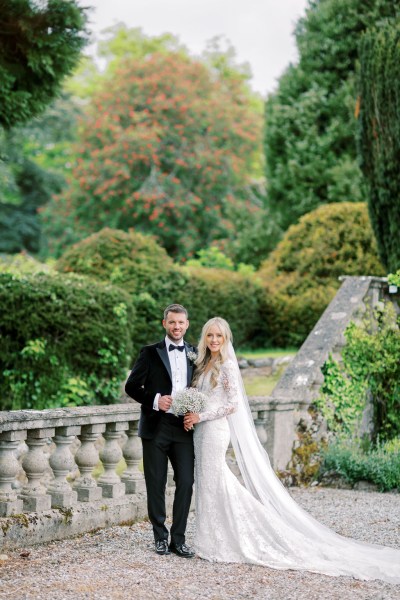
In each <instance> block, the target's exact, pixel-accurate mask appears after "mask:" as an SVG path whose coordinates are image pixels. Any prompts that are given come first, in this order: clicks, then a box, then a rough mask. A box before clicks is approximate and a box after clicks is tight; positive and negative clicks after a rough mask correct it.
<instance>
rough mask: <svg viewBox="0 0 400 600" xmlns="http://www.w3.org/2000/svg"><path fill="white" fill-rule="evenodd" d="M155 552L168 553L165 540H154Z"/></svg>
mask: <svg viewBox="0 0 400 600" xmlns="http://www.w3.org/2000/svg"><path fill="white" fill-rule="evenodd" d="M156 552H157V554H170V552H169V548H168V542H167V540H157V541H156Z"/></svg>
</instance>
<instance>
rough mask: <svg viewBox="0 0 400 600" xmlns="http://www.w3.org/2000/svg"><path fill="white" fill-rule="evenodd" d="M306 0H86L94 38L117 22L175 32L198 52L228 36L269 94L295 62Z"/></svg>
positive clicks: (151, 32)
mask: <svg viewBox="0 0 400 600" xmlns="http://www.w3.org/2000/svg"><path fill="white" fill-rule="evenodd" d="M307 4H308V0H87V1H86V2H85V3H84V5H85V6H90V7H93V8H92V10H91V11H90V19H89V21H90V25H89V28H90V30H91V32H92V34H93V36H94V38H96V37H98V36H99V34H100V32H101V31H102V30H103V29H106V28H107V27H110V26H111V25H114V24H116V23H118V22H123V23H125V24H126V25H127V26H128V27H140V28H141V29H142V30H143V32H144V33H145V34H146V35H150V36H155V35H160V34H161V33H166V32H168V33H173V34H174V35H176V36H177V37H178V38H179V40H180V42H181V43H182V44H184V45H185V46H187V47H188V48H189V50H190V51H191V53H193V54H194V55H198V54H200V53H201V52H202V51H203V50H204V49H205V47H206V42H207V41H208V40H210V39H211V38H213V37H215V36H224V38H227V39H228V40H229V41H230V43H231V44H232V45H233V47H234V48H235V50H236V54H237V62H239V63H244V62H247V63H249V65H250V68H251V71H252V73H253V77H252V79H251V82H250V84H251V86H252V88H253V89H254V90H255V91H257V92H259V93H260V94H262V95H263V96H266V95H267V94H268V93H269V92H271V91H273V90H274V89H275V88H276V85H277V79H278V78H279V76H280V75H281V74H282V73H283V71H284V70H285V68H286V67H287V65H288V64H289V63H290V62H296V60H297V52H296V45H295V40H294V36H293V30H294V26H295V24H296V21H297V20H298V18H299V17H301V16H303V15H304V12H305V8H306V5H307Z"/></svg>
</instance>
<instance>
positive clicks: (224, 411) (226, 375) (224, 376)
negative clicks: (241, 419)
mask: <svg viewBox="0 0 400 600" xmlns="http://www.w3.org/2000/svg"><path fill="white" fill-rule="evenodd" d="M218 379H219V380H218V385H217V387H216V388H215V390H216V391H217V393H219V398H220V400H221V403H222V404H221V406H219V407H218V408H215V409H211V410H208V411H204V412H202V413H200V414H199V417H200V422H201V421H213V420H214V419H220V418H221V417H226V416H228V415H231V414H232V413H234V412H235V411H236V410H237V407H238V395H239V382H238V378H237V374H236V370H235V368H234V365H233V363H232V361H231V360H229V361H227V362H226V363H224V364H223V365H222V367H221V371H220V374H219V378H218ZM221 388H222V389H221Z"/></svg>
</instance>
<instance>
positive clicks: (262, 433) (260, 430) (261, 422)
mask: <svg viewBox="0 0 400 600" xmlns="http://www.w3.org/2000/svg"><path fill="white" fill-rule="evenodd" d="M266 423H267V411H266V410H259V411H258V412H257V417H256V418H255V419H254V425H255V427H256V431H257V435H258V439H259V440H260V442H261V444H262V446H263V447H264V448H265V444H266V443H267V437H268V436H267V429H266Z"/></svg>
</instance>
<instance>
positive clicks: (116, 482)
mask: <svg viewBox="0 0 400 600" xmlns="http://www.w3.org/2000/svg"><path fill="white" fill-rule="evenodd" d="M128 427H129V425H128V423H126V422H123V423H107V426H106V431H105V433H104V435H103V437H104V439H105V444H104V448H103V449H102V450H101V452H100V460H101V462H102V463H103V466H104V473H103V474H102V475H101V476H100V477H99V481H98V483H99V486H100V487H101V488H102V489H103V497H104V498H119V497H120V496H124V494H125V484H124V483H122V482H121V478H120V477H119V475H117V473H116V468H117V465H118V463H119V461H120V460H121V458H122V450H121V447H120V445H119V443H118V440H119V439H120V437H121V431H125V429H128Z"/></svg>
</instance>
